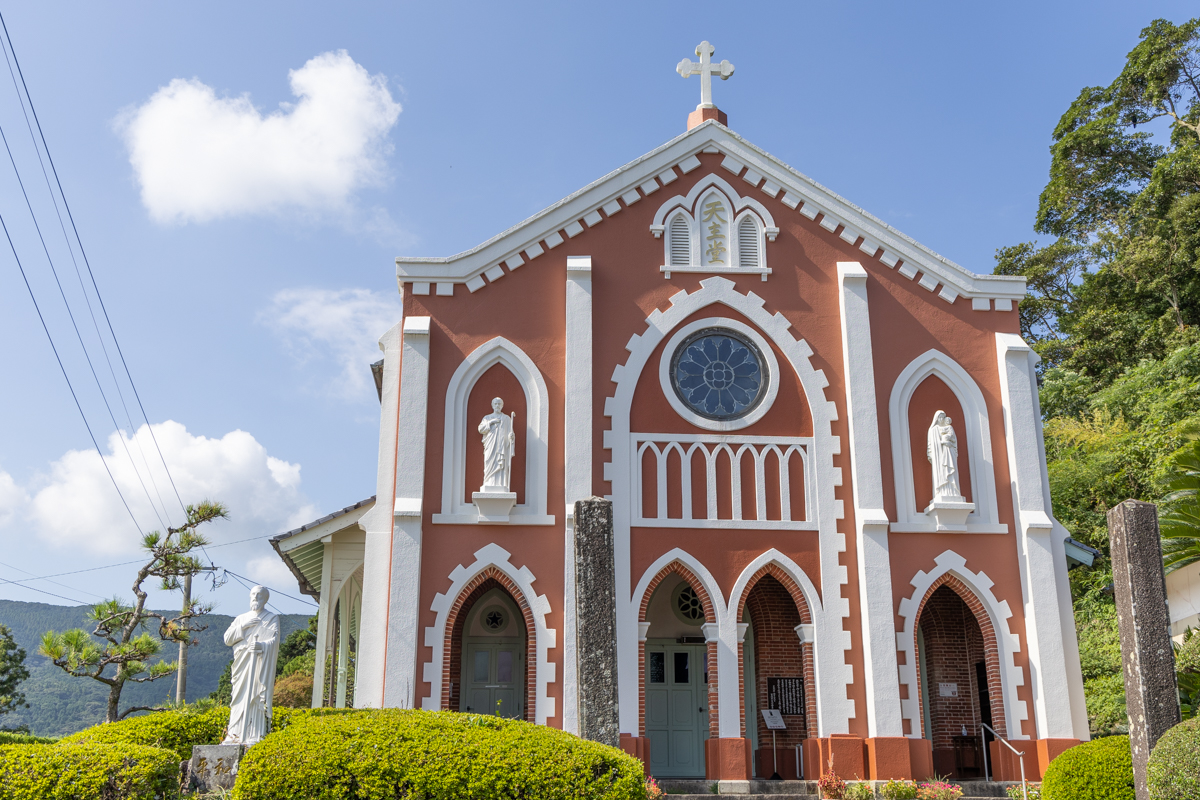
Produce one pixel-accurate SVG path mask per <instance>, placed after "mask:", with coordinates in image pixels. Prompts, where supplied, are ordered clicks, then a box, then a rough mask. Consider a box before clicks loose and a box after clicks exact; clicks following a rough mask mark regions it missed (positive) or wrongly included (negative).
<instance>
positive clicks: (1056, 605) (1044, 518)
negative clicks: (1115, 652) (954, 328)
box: [996, 333, 1086, 739]
mask: <svg viewBox="0 0 1200 800" xmlns="http://www.w3.org/2000/svg"><path fill="white" fill-rule="evenodd" d="M996 354H997V360H998V364H999V372H1000V399H1001V403H1002V405H1003V408H1004V438H1005V442H1006V444H1007V447H1008V471H1009V482H1010V484H1011V486H1012V490H1013V513H1014V516H1015V517H1016V522H1017V554H1018V559H1019V563H1020V567H1021V595H1022V597H1021V599H1022V603H1023V604H1024V610H1025V631H1026V638H1027V640H1028V644H1029V671H1030V673H1031V677H1032V678H1033V686H1032V689H1033V695H1034V698H1033V705H1034V719H1035V720H1036V723H1037V731H1036V732H1035V733H1034V736H1035V738H1064V739H1067V738H1082V737H1077V736H1076V725H1075V724H1074V722H1073V714H1072V708H1071V706H1072V691H1071V689H1072V687H1071V685H1070V683H1071V682H1070V681H1069V679H1068V669H1067V651H1066V647H1065V645H1064V638H1065V637H1066V636H1067V635H1071V637H1072V639H1074V631H1073V630H1068V629H1066V628H1065V626H1064V623H1063V618H1062V614H1061V609H1060V597H1059V594H1060V592H1059V581H1060V580H1066V553H1065V552H1064V550H1063V544H1062V540H1063V539H1065V538H1066V531H1065V529H1063V528H1062V526H1061V525H1055V524H1054V522H1053V518H1052V517H1051V506H1050V494H1049V491H1048V490H1047V489H1048V483H1047V480H1046V478H1045V476H1046V456H1045V453H1044V451H1043V449H1042V440H1041V424H1042V421H1041V416H1040V414H1039V411H1038V401H1037V378H1036V376H1035V373H1034V364H1036V363H1037V355H1036V354H1034V352H1033V351H1032V350H1031V349H1030V347H1029V345H1027V344H1025V341H1024V340H1023V339H1022V338H1021V337H1020V336H1017V335H1016V334H1012V333H997V334H996ZM1056 561H1058V562H1061V564H1056V563H1055V562H1056ZM1059 567H1061V568H1059ZM1072 627H1073V625H1072ZM1075 670H1076V672H1078V662H1077V661H1076V666H1075ZM1085 730H1086V728H1085ZM1009 733H1010V736H1012V734H1013V733H1014V732H1012V731H1010V732H1009ZM1013 738H1016V737H1013Z"/></svg>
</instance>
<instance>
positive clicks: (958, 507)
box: [925, 495, 975, 531]
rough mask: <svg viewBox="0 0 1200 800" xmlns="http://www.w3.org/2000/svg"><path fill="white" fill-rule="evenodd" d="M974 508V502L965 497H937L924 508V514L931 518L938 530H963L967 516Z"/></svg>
mask: <svg viewBox="0 0 1200 800" xmlns="http://www.w3.org/2000/svg"><path fill="white" fill-rule="evenodd" d="M974 510H975V504H974V503H968V502H967V498H965V497H962V496H961V495H960V496H958V497H939V498H938V499H936V500H934V501H933V502H931V503H930V504H929V505H928V506H927V507H926V508H925V516H927V517H929V518H930V519H931V520H933V522H934V525H935V526H936V527H937V529H938V530H939V531H965V530H966V529H967V516H968V515H969V514H970V513H971V512H972V511H974Z"/></svg>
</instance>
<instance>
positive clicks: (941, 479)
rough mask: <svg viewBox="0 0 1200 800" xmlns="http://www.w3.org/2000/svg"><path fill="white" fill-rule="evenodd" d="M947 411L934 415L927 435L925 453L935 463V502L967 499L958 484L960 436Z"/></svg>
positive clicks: (959, 501) (931, 462)
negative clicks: (955, 430)
mask: <svg viewBox="0 0 1200 800" xmlns="http://www.w3.org/2000/svg"><path fill="white" fill-rule="evenodd" d="M950 422H951V420H950V417H948V416H946V412H945V411H939V412H937V413H936V414H934V415H933V424H932V425H930V426H929V433H928V434H927V435H926V439H925V441H926V447H925V455H926V456H927V457H928V458H929V463H930V464H932V465H933V502H935V503H936V502H937V501H939V500H950V501H953V502H958V503H961V502H963V500H964V499H965V498H964V497H963V496H962V491H961V490H960V489H959V485H958V437H957V436H955V435H954V428H953V427H951V425H950Z"/></svg>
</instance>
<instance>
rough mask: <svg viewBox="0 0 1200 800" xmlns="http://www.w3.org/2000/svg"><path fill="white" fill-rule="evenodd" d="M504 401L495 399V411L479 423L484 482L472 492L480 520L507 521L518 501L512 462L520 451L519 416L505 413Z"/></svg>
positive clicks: (491, 521)
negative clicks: (513, 481)
mask: <svg viewBox="0 0 1200 800" xmlns="http://www.w3.org/2000/svg"><path fill="white" fill-rule="evenodd" d="M503 412H504V401H503V400H501V399H500V398H499V397H496V398H493V399H492V413H490V414H488V415H487V416H486V417H484V418H483V419H482V420H480V422H479V428H478V430H479V433H481V434H482V435H483V485H482V486H480V487H479V491H478V492H474V493H472V495H471V502H473V503H474V504H475V508H476V509H478V511H479V521H480V522H484V523H493V524H494V523H507V522H508V521H509V519H508V515H509V513H510V512H511V511H512V507H513V506H514V505H515V504H516V502H517V494H516V492H514V491H512V490H511V488H510V487H511V486H512V462H513V456H514V455H515V454H516V451H517V434H516V425H517V415H516V414H509V415H505V414H504V413H503Z"/></svg>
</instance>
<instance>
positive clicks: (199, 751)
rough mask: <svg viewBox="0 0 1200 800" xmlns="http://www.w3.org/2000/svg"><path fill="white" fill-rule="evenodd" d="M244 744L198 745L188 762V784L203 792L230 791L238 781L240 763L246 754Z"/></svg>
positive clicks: (193, 749)
mask: <svg viewBox="0 0 1200 800" xmlns="http://www.w3.org/2000/svg"><path fill="white" fill-rule="evenodd" d="M247 747H248V745H244V744H198V745H196V746H195V747H193V748H192V760H191V761H189V762H187V765H188V767H187V770H188V776H187V783H188V786H189V787H191V788H193V789H198V790H199V791H201V792H216V791H217V790H218V789H222V790H224V791H230V790H232V789H233V782H234V780H236V779H237V769H238V762H239V761H241V760H242V756H243V755H244V754H245V752H246V748H247Z"/></svg>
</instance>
